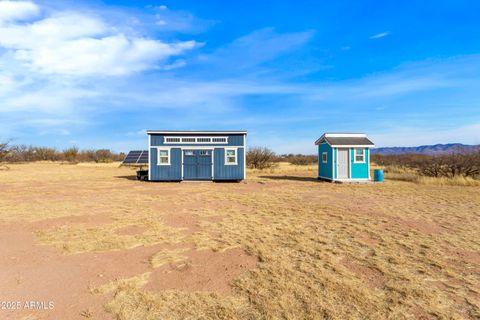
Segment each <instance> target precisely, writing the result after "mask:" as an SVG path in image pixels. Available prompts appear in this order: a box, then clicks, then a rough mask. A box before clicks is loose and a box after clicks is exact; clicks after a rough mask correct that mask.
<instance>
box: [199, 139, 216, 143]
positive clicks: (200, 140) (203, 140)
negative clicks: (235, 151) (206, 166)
mask: <svg viewBox="0 0 480 320" xmlns="http://www.w3.org/2000/svg"><path fill="white" fill-rule="evenodd" d="M197 142H203V143H205V142H212V138H197Z"/></svg>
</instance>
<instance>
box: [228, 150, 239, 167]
mask: <svg viewBox="0 0 480 320" xmlns="http://www.w3.org/2000/svg"><path fill="white" fill-rule="evenodd" d="M225 164H226V165H236V164H237V149H225Z"/></svg>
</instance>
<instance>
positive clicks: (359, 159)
mask: <svg viewBox="0 0 480 320" xmlns="http://www.w3.org/2000/svg"><path fill="white" fill-rule="evenodd" d="M355 162H356V163H364V162H365V148H355Z"/></svg>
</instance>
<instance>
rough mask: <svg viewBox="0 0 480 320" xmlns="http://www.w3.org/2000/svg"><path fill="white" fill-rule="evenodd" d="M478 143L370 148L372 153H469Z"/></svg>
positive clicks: (476, 147) (476, 148) (478, 146)
mask: <svg viewBox="0 0 480 320" xmlns="http://www.w3.org/2000/svg"><path fill="white" fill-rule="evenodd" d="M478 148H480V145H468V144H461V143H447V144H435V145H428V146H418V147H385V148H375V149H372V154H384V155H389V154H404V153H421V154H431V155H435V154H443V153H469V152H473V151H475V150H478Z"/></svg>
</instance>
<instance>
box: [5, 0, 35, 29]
mask: <svg viewBox="0 0 480 320" xmlns="http://www.w3.org/2000/svg"><path fill="white" fill-rule="evenodd" d="M39 13H40V9H39V7H38V6H37V5H36V4H35V3H33V2H30V1H0V24H1V23H2V22H6V21H14V20H24V19H29V18H32V17H35V16H37V15H38V14H39Z"/></svg>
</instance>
